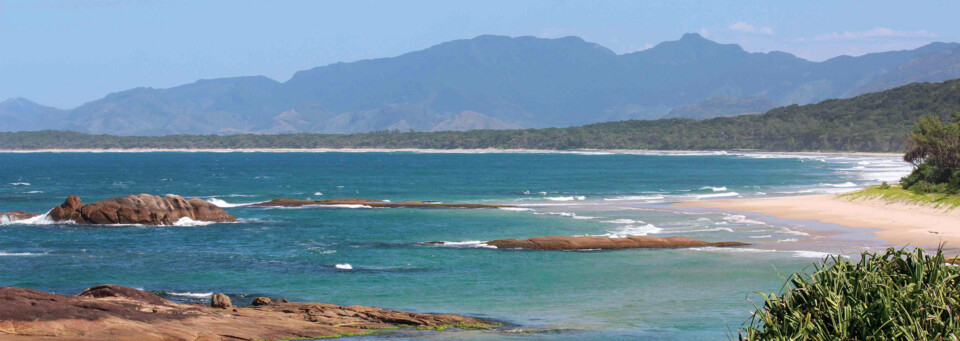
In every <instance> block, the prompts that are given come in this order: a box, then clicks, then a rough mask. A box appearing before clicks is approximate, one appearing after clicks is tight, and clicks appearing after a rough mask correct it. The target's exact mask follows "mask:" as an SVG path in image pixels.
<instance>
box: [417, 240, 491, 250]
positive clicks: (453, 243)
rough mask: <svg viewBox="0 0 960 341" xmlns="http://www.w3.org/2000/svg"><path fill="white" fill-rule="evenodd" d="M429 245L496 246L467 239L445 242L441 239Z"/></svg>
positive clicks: (489, 247)
mask: <svg viewBox="0 0 960 341" xmlns="http://www.w3.org/2000/svg"><path fill="white" fill-rule="evenodd" d="M431 245H436V246H444V247H456V248H484V249H496V248H497V247H496V246H493V245H487V242H485V241H480V240H467V241H462V242H446V241H441V242H439V243H432V244H431Z"/></svg>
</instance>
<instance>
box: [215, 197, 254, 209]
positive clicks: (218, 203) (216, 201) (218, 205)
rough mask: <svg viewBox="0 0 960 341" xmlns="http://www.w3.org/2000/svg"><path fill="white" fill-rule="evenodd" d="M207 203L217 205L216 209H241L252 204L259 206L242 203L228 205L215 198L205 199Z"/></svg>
mask: <svg viewBox="0 0 960 341" xmlns="http://www.w3.org/2000/svg"><path fill="white" fill-rule="evenodd" d="M207 202H209V203H211V204H214V205H217V207H220V208H231V207H242V206H250V205H253V204H259V202H248V203H243V204H231V203H228V202H226V201H223V200H221V199H217V198H210V199H207Z"/></svg>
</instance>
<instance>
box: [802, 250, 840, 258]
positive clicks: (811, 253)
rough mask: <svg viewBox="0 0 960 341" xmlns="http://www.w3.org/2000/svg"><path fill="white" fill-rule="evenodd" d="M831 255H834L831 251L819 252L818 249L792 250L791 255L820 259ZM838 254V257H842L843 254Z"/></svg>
mask: <svg viewBox="0 0 960 341" xmlns="http://www.w3.org/2000/svg"><path fill="white" fill-rule="evenodd" d="M831 255H834V254H833V253H829V252H819V251H793V256H794V257H798V258H820V259H824V258H827V257H828V256H831ZM839 256H840V257H843V255H839Z"/></svg>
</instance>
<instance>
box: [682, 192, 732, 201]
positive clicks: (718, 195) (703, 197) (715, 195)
mask: <svg viewBox="0 0 960 341" xmlns="http://www.w3.org/2000/svg"><path fill="white" fill-rule="evenodd" d="M738 195H740V193H737V192H723V193H713V194H698V195H694V196H693V197H694V198H697V200H699V199H706V198H723V197H735V196H738Z"/></svg>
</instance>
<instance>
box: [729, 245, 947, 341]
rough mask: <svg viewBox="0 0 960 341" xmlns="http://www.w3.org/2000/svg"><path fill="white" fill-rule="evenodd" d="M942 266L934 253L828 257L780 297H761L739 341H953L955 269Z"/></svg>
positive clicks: (941, 258)
mask: <svg viewBox="0 0 960 341" xmlns="http://www.w3.org/2000/svg"><path fill="white" fill-rule="evenodd" d="M944 262H945V259H944V256H943V253H942V251H941V250H939V249H938V250H937V252H936V254H934V255H932V256H931V255H928V254H925V253H924V251H923V249H916V250H914V251H906V250H903V249H901V250H895V249H893V248H890V249H887V250H886V251H885V252H883V253H879V254H875V253H863V254H861V256H860V260H859V261H857V262H856V263H854V262H851V261H848V260H845V259H842V258H837V257H833V256H831V257H829V258H827V259H826V260H825V261H824V262H823V263H820V264H816V265H814V270H815V271H814V272H813V273H812V274H806V273H804V272H800V273H796V274H794V275H792V276H791V277H790V279H789V281H788V284H785V288H786V287H787V285H790V286H792V289H789V290H787V291H786V293H785V294H783V295H782V296H777V295H776V294H770V295H767V294H762V293H761V294H762V295H763V297H764V299H765V302H764V304H763V308H759V307H758V308H757V310H756V312H755V313H754V315H753V317H752V318H751V319H750V320H749V321H748V326H746V327H745V328H744V329H743V330H741V331H740V340H957V339H958V338H957V336H958V335H960V314H958V313H960V311H958V309H960V268H958V267H956V266H951V265H947V264H945V263H944Z"/></svg>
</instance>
